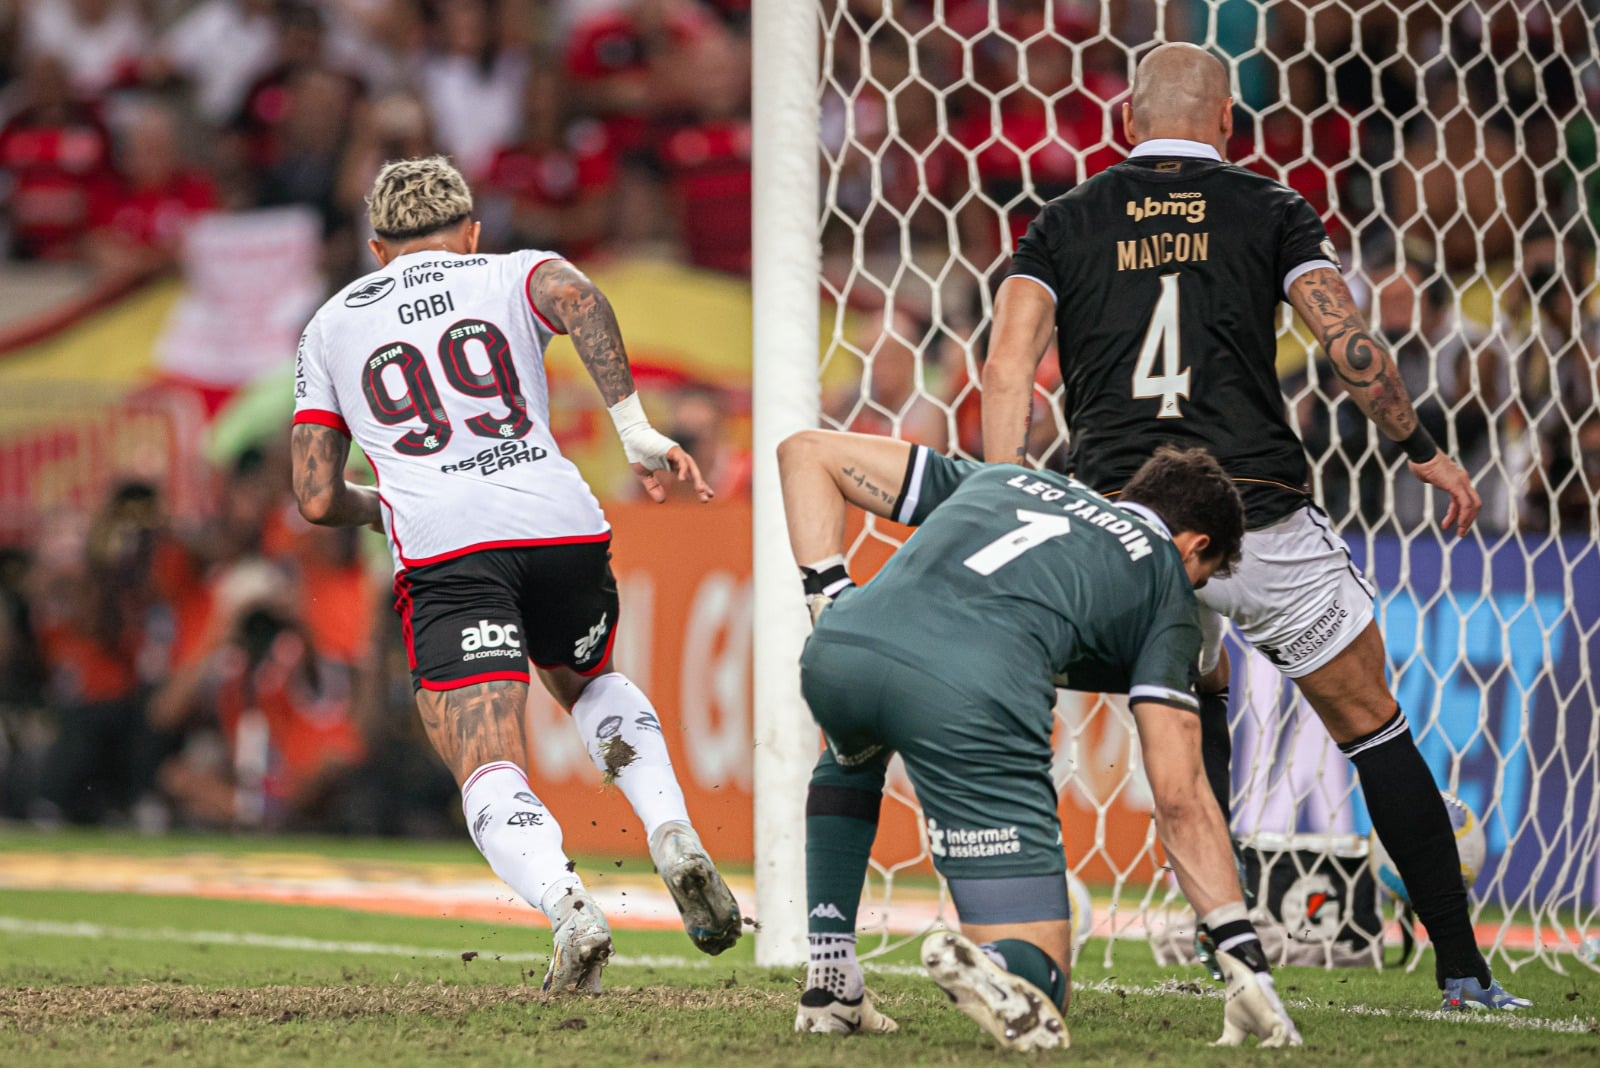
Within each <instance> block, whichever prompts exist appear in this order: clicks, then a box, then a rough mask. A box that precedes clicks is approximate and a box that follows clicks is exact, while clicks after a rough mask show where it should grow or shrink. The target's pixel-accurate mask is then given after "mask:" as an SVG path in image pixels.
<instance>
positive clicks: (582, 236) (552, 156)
mask: <svg viewBox="0 0 1600 1068" xmlns="http://www.w3.org/2000/svg"><path fill="white" fill-rule="evenodd" d="M616 177H617V150H616V146H615V145H613V144H612V143H611V137H610V134H609V133H608V132H607V131H606V128H605V126H604V124H602V123H601V122H599V121H598V120H597V119H594V118H592V117H590V116H586V115H581V114H579V113H577V112H575V110H574V97H573V95H572V94H571V93H570V92H568V91H567V89H566V86H565V85H564V83H563V80H562V77H561V72H560V70H559V68H556V67H554V66H552V65H551V64H548V63H540V62H536V63H534V64H533V66H532V69H531V70H530V71H529V73H528V81H527V86H526V90H525V92H524V94H523V102H522V137H521V139H520V140H519V141H517V143H516V144H514V145H511V146H510V147H508V148H504V149H502V150H501V151H500V152H499V154H497V155H496V156H495V158H494V162H493V163H492V164H491V165H490V167H489V177H488V181H487V182H486V183H485V184H484V194H485V195H484V197H483V202H484V203H483V213H484V215H485V216H486V219H485V227H484V228H485V230H486V231H488V232H487V233H486V237H487V238H490V239H493V244H494V247H497V248H542V249H554V250H556V251H558V252H560V253H561V254H562V255H564V256H568V257H571V258H574V259H579V258H585V257H588V256H590V255H592V254H593V252H594V250H595V248H596V247H597V246H598V245H599V244H600V243H601V241H602V240H603V239H604V238H605V236H606V231H607V229H608V227H609V219H608V218H607V216H608V212H607V210H606V209H607V206H608V202H609V198H610V196H611V194H612V192H613V190H614V188H615V185H616ZM746 241H747V243H748V237H747V238H746Z"/></svg>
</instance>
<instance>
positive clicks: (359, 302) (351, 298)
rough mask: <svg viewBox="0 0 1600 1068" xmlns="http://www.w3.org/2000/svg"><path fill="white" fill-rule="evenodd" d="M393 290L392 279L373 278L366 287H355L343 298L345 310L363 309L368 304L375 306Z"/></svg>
mask: <svg viewBox="0 0 1600 1068" xmlns="http://www.w3.org/2000/svg"><path fill="white" fill-rule="evenodd" d="M393 288H394V279H393V278H374V279H373V280H372V281H370V282H368V283H367V284H366V285H363V286H357V287H356V288H355V289H352V290H351V291H350V292H349V293H348V294H346V296H345V298H344V306H345V307H346V308H365V307H366V306H367V305H368V304H375V303H377V302H378V301H380V300H382V299H383V298H384V297H387V296H388V295H389V291H390V290H391V289H393Z"/></svg>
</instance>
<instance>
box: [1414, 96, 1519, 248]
mask: <svg viewBox="0 0 1600 1068" xmlns="http://www.w3.org/2000/svg"><path fill="white" fill-rule="evenodd" d="M1427 105H1428V106H1427V109H1426V111H1424V112H1422V113H1420V114H1418V115H1417V116H1416V117H1414V118H1413V119H1412V120H1411V121H1410V122H1409V123H1407V125H1406V131H1405V166H1404V167H1402V168H1399V169H1398V170H1397V171H1396V173H1395V174H1394V189H1393V196H1392V199H1391V201H1390V203H1391V205H1392V208H1391V210H1392V217H1393V219H1394V221H1395V224H1396V225H1397V226H1398V227H1399V228H1400V231H1401V233H1402V234H1404V236H1405V239H1406V240H1407V241H1421V242H1424V243H1425V245H1426V247H1428V248H1430V249H1437V250H1438V251H1439V261H1440V262H1441V263H1442V264H1443V265H1444V268H1445V270H1446V272H1448V273H1450V274H1452V275H1454V274H1461V273H1470V272H1476V271H1480V270H1482V269H1483V268H1484V267H1487V266H1491V265H1494V264H1497V263H1502V262H1504V261H1506V260H1509V259H1510V258H1511V255H1512V252H1513V251H1514V249H1515V247H1516V243H1517V239H1518V232H1519V231H1520V230H1521V229H1522V228H1523V227H1524V226H1525V225H1526V224H1527V222H1528V220H1529V218H1530V217H1531V216H1532V213H1533V204H1534V188H1533V179H1532V174H1531V172H1530V171H1529V170H1528V166H1527V163H1526V162H1525V161H1524V160H1523V159H1522V157H1521V156H1520V155H1519V153H1518V150H1517V144H1516V140H1515V138H1514V137H1512V136H1510V135H1508V134H1507V133H1506V132H1505V130H1504V129H1502V128H1501V127H1499V126H1497V125H1494V124H1487V123H1485V122H1483V118H1484V116H1482V115H1479V114H1476V113H1475V112H1473V111H1472V110H1471V109H1470V108H1469V107H1468V106H1467V103H1466V102H1465V101H1463V100H1462V98H1461V94H1460V90H1459V87H1458V86H1457V84H1456V81H1455V79H1454V77H1453V76H1451V75H1450V74H1449V72H1448V71H1445V70H1440V71H1439V72H1437V73H1436V74H1435V75H1434V76H1431V77H1430V78H1429V85H1428V99H1427ZM1480 143H1481V147H1480Z"/></svg>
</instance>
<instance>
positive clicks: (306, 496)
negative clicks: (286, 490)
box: [289, 423, 350, 504]
mask: <svg viewBox="0 0 1600 1068" xmlns="http://www.w3.org/2000/svg"><path fill="white" fill-rule="evenodd" d="M289 450H290V453H291V455H292V456H293V460H294V496H295V499H296V500H297V501H299V502H300V503H301V504H304V503H306V502H307V501H310V500H315V499H316V498H318V497H321V496H322V495H323V494H325V493H327V492H328V491H329V490H330V489H331V488H332V487H333V483H334V481H335V480H338V481H341V482H342V481H344V464H345V460H346V459H348V458H349V456H350V439H349V438H347V437H345V436H344V435H343V434H341V433H339V432H338V431H337V430H335V429H333V428H332V427H327V426H319V425H317V424H315V423H296V424H295V426H294V430H293V431H292V432H291V433H290V435H289Z"/></svg>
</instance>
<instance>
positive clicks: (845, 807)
mask: <svg viewBox="0 0 1600 1068" xmlns="http://www.w3.org/2000/svg"><path fill="white" fill-rule="evenodd" d="M880 781H881V780H880ZM882 801H883V793H882V792H881V788H880V789H879V790H870V791H869V790H857V789H852V788H851V787H848V786H838V785H834V784H831V783H819V782H816V781H813V782H812V784H811V789H810V791H809V792H808V793H807V795H806V914H807V915H806V930H807V931H809V932H810V933H812V934H847V935H852V936H853V935H854V934H855V933H856V911H857V910H858V909H859V908H860V906H861V887H862V885H863V884H864V883H865V882H866V880H867V864H868V862H869V861H870V860H871V858H872V840H873V839H874V838H876V837H877V836H878V808H879V805H880V804H881V803H882Z"/></svg>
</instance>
